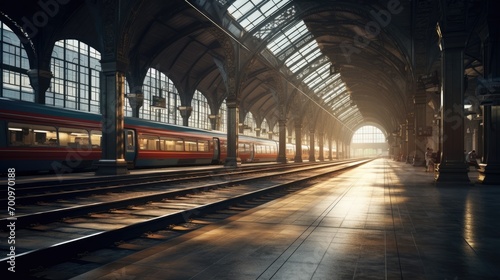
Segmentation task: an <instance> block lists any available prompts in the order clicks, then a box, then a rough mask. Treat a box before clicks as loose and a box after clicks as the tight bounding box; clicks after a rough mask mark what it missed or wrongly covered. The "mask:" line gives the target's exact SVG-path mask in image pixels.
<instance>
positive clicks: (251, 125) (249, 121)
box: [240, 112, 255, 136]
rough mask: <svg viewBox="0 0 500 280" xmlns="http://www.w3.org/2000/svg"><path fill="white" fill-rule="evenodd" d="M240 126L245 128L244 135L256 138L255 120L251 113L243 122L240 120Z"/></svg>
mask: <svg viewBox="0 0 500 280" xmlns="http://www.w3.org/2000/svg"><path fill="white" fill-rule="evenodd" d="M240 124H241V125H242V126H243V134H244V135H249V136H255V120H254V118H253V114H252V113H251V112H248V114H247V115H246V116H245V119H244V120H243V121H242V120H240Z"/></svg>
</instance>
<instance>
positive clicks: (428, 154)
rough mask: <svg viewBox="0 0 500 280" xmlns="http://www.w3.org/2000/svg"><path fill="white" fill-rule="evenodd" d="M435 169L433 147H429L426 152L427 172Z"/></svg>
mask: <svg viewBox="0 0 500 280" xmlns="http://www.w3.org/2000/svg"><path fill="white" fill-rule="evenodd" d="M429 168H430V170H429ZM433 169H434V162H433V161H432V149H431V148H427V151H426V152H425V172H427V171H433Z"/></svg>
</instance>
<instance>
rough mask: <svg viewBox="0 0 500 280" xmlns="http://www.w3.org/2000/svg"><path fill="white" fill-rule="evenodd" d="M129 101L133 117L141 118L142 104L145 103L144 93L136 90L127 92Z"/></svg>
mask: <svg viewBox="0 0 500 280" xmlns="http://www.w3.org/2000/svg"><path fill="white" fill-rule="evenodd" d="M127 99H128V103H129V104H130V107H131V108H132V117H133V118H139V110H140V109H141V107H142V105H144V93H142V92H140V91H136V92H134V93H129V94H127Z"/></svg>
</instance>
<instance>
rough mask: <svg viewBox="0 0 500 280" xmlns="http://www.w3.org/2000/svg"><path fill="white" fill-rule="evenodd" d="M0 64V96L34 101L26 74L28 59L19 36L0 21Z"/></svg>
mask: <svg viewBox="0 0 500 280" xmlns="http://www.w3.org/2000/svg"><path fill="white" fill-rule="evenodd" d="M0 24H1V28H0V39H1V44H0V50H1V52H0V53H1V54H2V55H1V56H0V64H1V65H2V75H1V76H0V79H1V86H0V96H1V97H7V98H12V99H19V100H24V101H31V102H34V101H35V95H34V92H33V88H32V87H31V85H30V80H29V78H28V75H27V74H26V73H27V71H28V70H29V67H30V66H29V61H28V56H27V54H26V51H25V50H24V48H23V47H22V44H21V41H20V40H19V38H18V37H17V36H16V34H14V32H12V30H11V29H9V28H8V27H7V25H5V24H3V23H2V22H0Z"/></svg>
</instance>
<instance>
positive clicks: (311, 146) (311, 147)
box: [309, 129, 316, 162]
mask: <svg viewBox="0 0 500 280" xmlns="http://www.w3.org/2000/svg"><path fill="white" fill-rule="evenodd" d="M314 142H315V141H314V129H311V130H309V162H315V161H316V157H315V155H314V154H315V153H314V152H315V147H316V146H315V145H314V144H315V143H314Z"/></svg>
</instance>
